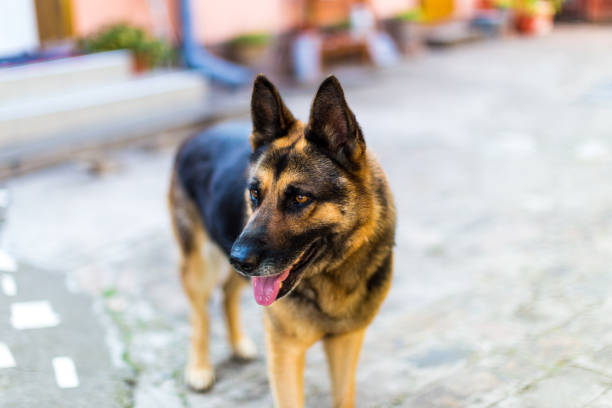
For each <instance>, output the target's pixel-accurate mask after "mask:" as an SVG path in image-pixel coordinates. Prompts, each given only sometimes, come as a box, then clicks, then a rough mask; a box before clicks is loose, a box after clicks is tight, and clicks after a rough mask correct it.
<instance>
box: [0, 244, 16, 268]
mask: <svg viewBox="0 0 612 408" xmlns="http://www.w3.org/2000/svg"><path fill="white" fill-rule="evenodd" d="M0 271H2V272H16V271H17V262H15V259H13V257H12V256H10V255H9V254H7V253H6V252H4V251H3V250H2V249H0Z"/></svg>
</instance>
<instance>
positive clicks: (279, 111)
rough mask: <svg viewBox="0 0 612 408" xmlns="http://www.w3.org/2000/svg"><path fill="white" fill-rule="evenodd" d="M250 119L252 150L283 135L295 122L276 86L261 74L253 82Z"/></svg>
mask: <svg viewBox="0 0 612 408" xmlns="http://www.w3.org/2000/svg"><path fill="white" fill-rule="evenodd" d="M251 120H252V121H253V133H252V134H251V146H252V147H253V150H254V151H255V150H257V149H258V148H259V147H261V146H263V145H265V144H268V143H271V142H273V141H274V140H275V139H277V138H279V137H282V136H285V135H286V134H287V131H288V130H289V128H291V126H293V124H294V123H295V118H294V117H293V115H292V114H291V112H290V111H289V109H287V107H286V106H285V104H284V103H283V100H282V99H281V97H280V94H279V93H278V91H277V90H276V87H275V86H274V85H273V84H272V82H270V81H269V80H268V78H266V77H265V76H264V75H262V74H259V75H257V78H255V82H254V83H253V94H252V95H251Z"/></svg>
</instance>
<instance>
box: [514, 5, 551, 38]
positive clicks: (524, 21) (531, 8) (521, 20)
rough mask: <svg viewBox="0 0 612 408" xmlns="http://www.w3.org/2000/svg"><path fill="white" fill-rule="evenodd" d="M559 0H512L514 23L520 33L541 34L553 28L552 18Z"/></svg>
mask: <svg viewBox="0 0 612 408" xmlns="http://www.w3.org/2000/svg"><path fill="white" fill-rule="evenodd" d="M560 6H561V1H553V0H514V3H513V9H514V24H515V27H516V29H517V30H518V32H519V33H521V34H527V35H541V34H546V33H548V32H550V31H551V30H552V28H553V18H554V15H555V13H556V11H557V10H558V9H559V7H560Z"/></svg>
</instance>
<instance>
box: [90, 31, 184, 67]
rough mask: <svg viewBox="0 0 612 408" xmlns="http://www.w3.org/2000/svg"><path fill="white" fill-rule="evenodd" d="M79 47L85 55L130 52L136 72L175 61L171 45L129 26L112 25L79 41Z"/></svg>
mask: <svg viewBox="0 0 612 408" xmlns="http://www.w3.org/2000/svg"><path fill="white" fill-rule="evenodd" d="M79 47H80V49H81V50H82V51H83V52H85V53H92V52H102V51H113V50H121V49H127V50H130V51H131V52H132V56H133V67H134V70H135V71H136V72H142V71H146V70H149V69H152V68H154V67H158V66H162V65H166V64H169V63H171V62H172V59H173V50H172V47H171V46H170V45H169V44H167V43H166V42H164V41H162V40H159V39H154V38H151V37H150V36H149V35H148V34H147V33H146V32H145V31H144V30H142V29H140V28H137V27H132V26H130V25H127V24H116V25H112V26H109V27H106V28H104V29H102V30H101V31H99V32H97V33H95V34H93V35H91V36H88V37H86V38H83V39H81V40H80V41H79Z"/></svg>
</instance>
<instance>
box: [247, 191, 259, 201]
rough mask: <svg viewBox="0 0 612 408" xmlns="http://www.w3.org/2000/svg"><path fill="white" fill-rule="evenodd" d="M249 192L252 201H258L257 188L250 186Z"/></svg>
mask: <svg viewBox="0 0 612 408" xmlns="http://www.w3.org/2000/svg"><path fill="white" fill-rule="evenodd" d="M249 194H250V195H251V201H253V202H254V203H256V202H257V201H259V190H258V189H257V187H251V188H250V189H249Z"/></svg>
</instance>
